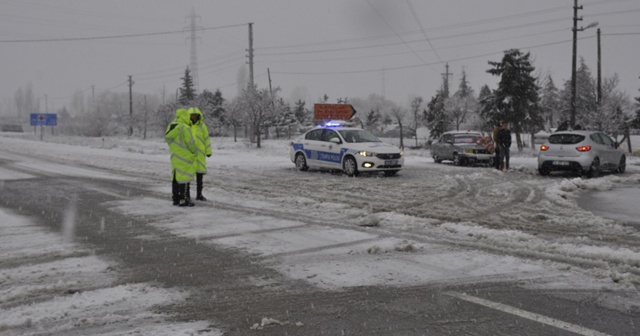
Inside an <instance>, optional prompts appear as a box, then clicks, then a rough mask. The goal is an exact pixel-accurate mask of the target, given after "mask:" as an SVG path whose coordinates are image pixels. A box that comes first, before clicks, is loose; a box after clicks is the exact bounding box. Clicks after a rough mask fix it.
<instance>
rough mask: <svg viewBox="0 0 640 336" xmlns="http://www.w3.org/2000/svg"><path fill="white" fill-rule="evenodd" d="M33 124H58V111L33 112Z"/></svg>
mask: <svg viewBox="0 0 640 336" xmlns="http://www.w3.org/2000/svg"><path fill="white" fill-rule="evenodd" d="M31 126H58V115H57V114H56V113H31Z"/></svg>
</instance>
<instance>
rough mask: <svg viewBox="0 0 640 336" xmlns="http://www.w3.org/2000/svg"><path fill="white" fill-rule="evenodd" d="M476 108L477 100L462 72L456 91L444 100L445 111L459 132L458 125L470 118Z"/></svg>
mask: <svg viewBox="0 0 640 336" xmlns="http://www.w3.org/2000/svg"><path fill="white" fill-rule="evenodd" d="M477 108H478V100H477V99H476V98H475V97H474V96H473V89H472V88H471V87H470V86H469V82H468V81H467V74H466V72H465V71H464V70H463V71H462V78H461V79H460V85H459V87H458V91H456V92H455V93H454V94H453V96H452V97H451V98H449V99H446V100H445V110H446V111H447V114H448V115H449V119H450V120H451V122H452V123H453V125H454V126H455V129H456V130H458V131H459V130H460V125H462V124H463V123H466V122H467V121H468V119H469V118H472V117H473V116H472V114H474V113H475V111H476V110H477Z"/></svg>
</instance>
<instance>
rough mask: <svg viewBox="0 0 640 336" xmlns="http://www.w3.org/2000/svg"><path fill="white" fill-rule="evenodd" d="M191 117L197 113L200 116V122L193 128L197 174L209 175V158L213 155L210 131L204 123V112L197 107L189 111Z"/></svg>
mask: <svg viewBox="0 0 640 336" xmlns="http://www.w3.org/2000/svg"><path fill="white" fill-rule="evenodd" d="M188 112H189V115H191V114H193V113H197V114H199V115H200V118H199V119H198V121H197V122H196V123H195V124H194V125H193V126H191V129H192V131H193V136H194V138H195V140H196V148H197V153H196V173H198V174H206V173H207V156H210V155H211V138H209V130H208V129H207V125H206V124H205V123H204V120H203V117H204V116H203V115H202V112H201V111H200V109H199V108H197V107H192V108H190V109H189V111H188Z"/></svg>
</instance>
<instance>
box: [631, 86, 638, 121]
mask: <svg viewBox="0 0 640 336" xmlns="http://www.w3.org/2000/svg"><path fill="white" fill-rule="evenodd" d="M638 91H640V90H638ZM634 99H635V101H636V115H635V118H634V119H633V121H632V122H631V127H633V128H635V129H640V97H635V98H634Z"/></svg>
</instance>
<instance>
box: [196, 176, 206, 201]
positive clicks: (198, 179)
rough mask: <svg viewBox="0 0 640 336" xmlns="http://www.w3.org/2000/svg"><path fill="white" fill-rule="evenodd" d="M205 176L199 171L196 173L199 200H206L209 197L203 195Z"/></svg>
mask: <svg viewBox="0 0 640 336" xmlns="http://www.w3.org/2000/svg"><path fill="white" fill-rule="evenodd" d="M203 177H204V174H200V173H197V174H196V195H197V196H196V200H198V201H206V200H207V199H206V198H205V197H204V196H202V187H203V184H204V183H203V181H202V180H203Z"/></svg>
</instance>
